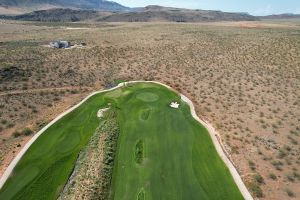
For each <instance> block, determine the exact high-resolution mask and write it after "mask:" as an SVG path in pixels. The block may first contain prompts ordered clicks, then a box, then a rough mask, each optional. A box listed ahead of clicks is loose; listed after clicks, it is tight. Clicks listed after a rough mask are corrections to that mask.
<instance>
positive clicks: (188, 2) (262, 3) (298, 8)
mask: <svg viewBox="0 0 300 200" xmlns="http://www.w3.org/2000/svg"><path fill="white" fill-rule="evenodd" d="M115 1H116V2H118V3H121V4H123V5H125V6H129V7H142V6H146V5H162V6H170V7H181V8H193V9H204V10H222V11H229V12H248V13H250V14H253V15H269V14H279V13H296V14H300V0H172V1H171V0H115Z"/></svg>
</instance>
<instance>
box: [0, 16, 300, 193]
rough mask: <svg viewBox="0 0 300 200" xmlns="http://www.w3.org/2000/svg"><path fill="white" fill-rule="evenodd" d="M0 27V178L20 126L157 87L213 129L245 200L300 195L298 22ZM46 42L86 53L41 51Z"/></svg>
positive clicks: (21, 138)
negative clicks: (180, 97)
mask: <svg viewBox="0 0 300 200" xmlns="http://www.w3.org/2000/svg"><path fill="white" fill-rule="evenodd" d="M1 23H2V24H1V27H2V25H3V24H5V26H3V27H5V28H3V29H2V28H1V29H0V41H1V42H0V48H1V51H0V66H1V67H0V108H1V111H0V139H1V141H0V146H1V148H0V160H1V170H0V171H1V172H2V173H3V170H4V169H5V167H6V166H7V164H8V163H9V162H10V161H11V159H12V158H13V156H14V155H16V153H17V152H18V151H19V150H20V149H21V148H22V146H23V145H24V144H25V143H26V141H27V140H28V139H29V138H30V137H31V136H32V134H29V135H26V134H25V132H24V128H25V127H29V128H30V129H31V130H33V131H36V130H38V129H40V128H41V127H42V126H43V125H44V124H45V123H47V122H49V120H51V119H53V118H54V117H55V116H56V115H57V114H59V113H60V112H62V111H63V110H65V109H66V108H67V107H69V106H71V105H73V104H75V103H76V102H79V101H80V100H81V99H82V98H83V97H84V96H86V95H87V94H88V93H90V92H91V91H94V90H98V89H103V88H105V87H108V86H110V85H111V84H112V83H113V82H114V80H117V79H122V80H157V81H160V82H163V83H166V84H168V85H170V86H172V87H174V88H176V89H177V90H179V91H181V92H182V93H183V94H185V95H186V96H188V97H189V98H190V99H192V100H193V102H194V104H195V105H196V109H197V112H198V114H199V115H200V116H202V117H203V118H205V119H206V120H207V121H209V122H211V123H212V124H214V126H215V127H216V128H217V130H218V131H219V133H220V134H221V139H222V140H223V142H224V143H225V144H226V149H227V151H228V152H230V156H231V157H232V159H233V161H234V163H235V165H236V166H237V168H238V170H239V172H240V174H241V175H242V177H243V179H244V181H245V182H246V184H247V185H248V187H249V189H250V190H251V191H252V194H253V195H254V196H257V197H259V198H262V199H289V198H291V199H293V198H294V199H295V198H299V196H300V190H299V188H300V175H299V174H300V170H299V169H300V148H299V142H300V126H299V122H300V101H299V99H300V96H299V91H300V67H299V66H300V53H299V52H300V40H299V36H300V26H299V24H293V25H290V24H288V25H285V24H279V25H277V24H274V23H273V22H272V23H273V24H272V25H268V24H263V22H260V23H257V24H254V23H253V22H252V23H248V22H247V23H240V22H239V23H209V24H208V23H207V24H176V23H173V24H172V23H127V24H122V23H114V24H93V25H84V24H77V25H76V27H85V26H86V27H89V28H90V29H66V28H65V27H63V26H69V24H65V25H61V24H60V25H59V26H57V25H55V24H51V23H46V24H40V23H37V24H36V23H35V24H25V25H21V24H20V22H12V21H1ZM268 23H270V22H268ZM36 25H38V26H36ZM55 39H66V40H69V41H71V42H73V43H80V42H85V43H87V47H86V48H84V49H70V50H62V49H58V50H57V49H50V48H46V47H44V46H43V45H45V44H48V42H50V41H51V40H55ZM16 133H19V134H16Z"/></svg>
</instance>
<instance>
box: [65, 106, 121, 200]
mask: <svg viewBox="0 0 300 200" xmlns="http://www.w3.org/2000/svg"><path fill="white" fill-rule="evenodd" d="M116 116H117V115H116V112H115V111H113V109H110V110H108V111H106V113H105V114H104V117H103V120H102V121H101V122H100V124H99V127H98V128H97V129H96V131H95V133H94V135H93V136H92V137H91V139H90V141H89V143H88V145H87V146H86V147H85V149H84V150H82V151H81V153H80V154H79V156H78V159H77V162H76V165H75V169H74V171H73V173H72V175H71V177H70V178H69V181H68V183H67V184H66V186H65V188H64V190H63V192H62V193H61V195H60V197H59V199H60V200H66V199H78V200H79V199H90V200H96V199H97V200H99V199H100V200H105V199H108V197H109V191H110V185H111V177H112V170H113V164H114V157H115V151H116V144H117V137H118V133H119V126H118V123H117V119H116Z"/></svg>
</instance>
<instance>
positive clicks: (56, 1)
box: [0, 0, 130, 11]
mask: <svg viewBox="0 0 300 200" xmlns="http://www.w3.org/2000/svg"><path fill="white" fill-rule="evenodd" d="M42 5H51V6H54V7H61V8H72V9H89V10H102V11H130V8H129V7H126V6H123V5H121V4H119V3H116V2H114V1H106V0H0V6H2V7H10V6H13V7H25V8H26V7H27V8H30V7H34V6H42Z"/></svg>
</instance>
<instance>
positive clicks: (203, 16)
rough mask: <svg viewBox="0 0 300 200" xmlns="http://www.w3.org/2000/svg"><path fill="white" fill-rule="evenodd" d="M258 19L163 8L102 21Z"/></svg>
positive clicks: (142, 10)
mask: <svg viewBox="0 0 300 200" xmlns="http://www.w3.org/2000/svg"><path fill="white" fill-rule="evenodd" d="M255 20H259V19H258V18H256V17H254V16H251V15H249V14H247V13H228V12H221V11H211V10H190V9H182V8H170V7H161V6H147V7H145V8H138V9H136V11H134V12H127V13H116V14H113V15H109V16H107V17H104V18H102V19H100V21H108V22H119V21H122V22H149V21H169V22H211V21H255Z"/></svg>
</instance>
